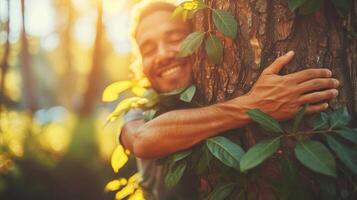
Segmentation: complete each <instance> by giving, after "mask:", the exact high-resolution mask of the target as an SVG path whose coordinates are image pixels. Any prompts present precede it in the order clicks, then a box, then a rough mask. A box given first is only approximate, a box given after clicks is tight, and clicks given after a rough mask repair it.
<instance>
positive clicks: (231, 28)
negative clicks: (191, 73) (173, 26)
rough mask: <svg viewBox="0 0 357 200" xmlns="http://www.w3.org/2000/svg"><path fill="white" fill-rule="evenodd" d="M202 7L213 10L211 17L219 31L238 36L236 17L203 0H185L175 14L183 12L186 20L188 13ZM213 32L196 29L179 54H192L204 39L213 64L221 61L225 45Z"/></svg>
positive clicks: (225, 34)
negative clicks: (214, 7) (210, 5)
mask: <svg viewBox="0 0 357 200" xmlns="http://www.w3.org/2000/svg"><path fill="white" fill-rule="evenodd" d="M188 5H189V6H188ZM202 9H209V10H211V11H212V12H211V13H212V16H211V17H212V20H213V23H214V25H215V27H216V29H217V30H218V32H220V33H222V34H223V35H224V36H225V37H228V38H230V39H233V40H234V39H235V38H236V35H237V30H238V25H237V21H236V19H235V17H234V16H233V15H232V14H231V13H229V12H227V11H225V10H220V9H213V8H211V7H209V6H208V5H206V4H205V3H204V2H203V1H202V0H192V1H184V2H183V3H181V4H180V5H179V6H178V7H177V8H176V9H175V11H174V12H173V16H174V17H177V16H178V15H180V14H181V16H182V18H183V19H184V20H186V19H187V15H190V14H186V13H191V16H192V15H193V13H195V12H196V11H198V10H202ZM213 33H214V30H207V31H196V32H193V33H191V34H189V35H188V36H187V37H186V38H185V40H184V41H182V43H181V45H180V51H179V56H181V57H186V56H190V55H192V54H193V53H194V52H196V51H197V50H198V49H199V48H200V47H201V46H202V44H203V41H205V52H206V55H207V57H208V60H209V61H210V62H212V63H213V64H219V63H221V62H222V60H223V49H224V46H223V43H222V41H221V40H220V39H219V38H218V37H217V35H215V34H213Z"/></svg>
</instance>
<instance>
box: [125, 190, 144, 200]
mask: <svg viewBox="0 0 357 200" xmlns="http://www.w3.org/2000/svg"><path fill="white" fill-rule="evenodd" d="M128 200H145V198H144V192H143V190H142V189H137V190H135V192H134V194H133V195H131V196H130V197H129V198H128Z"/></svg>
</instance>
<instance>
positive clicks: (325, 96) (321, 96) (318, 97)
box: [298, 89, 338, 104]
mask: <svg viewBox="0 0 357 200" xmlns="http://www.w3.org/2000/svg"><path fill="white" fill-rule="evenodd" d="M337 95H338V90H336V89H330V90H325V91H320V92H313V93H309V94H305V95H303V96H301V97H300V98H299V99H298V101H299V102H301V103H302V104H304V103H310V104H311V103H317V102H320V101H325V100H330V99H332V98H335V97H336V96H337Z"/></svg>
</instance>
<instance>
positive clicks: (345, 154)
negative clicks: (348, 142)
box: [325, 135, 357, 174]
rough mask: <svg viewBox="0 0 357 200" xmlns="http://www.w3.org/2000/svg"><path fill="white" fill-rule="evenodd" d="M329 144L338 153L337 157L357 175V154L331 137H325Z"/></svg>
mask: <svg viewBox="0 0 357 200" xmlns="http://www.w3.org/2000/svg"><path fill="white" fill-rule="evenodd" d="M325 136H326V138H327V144H328V145H329V147H330V148H331V149H332V150H333V151H334V152H335V153H336V155H337V157H338V158H339V159H340V160H341V161H342V162H343V163H344V164H345V165H346V167H348V168H349V169H350V170H351V171H352V172H353V173H354V174H357V152H356V151H352V150H350V149H348V148H346V147H345V146H344V145H343V144H341V143H340V142H338V141H337V140H335V139H334V138H333V137H331V136H329V135H325Z"/></svg>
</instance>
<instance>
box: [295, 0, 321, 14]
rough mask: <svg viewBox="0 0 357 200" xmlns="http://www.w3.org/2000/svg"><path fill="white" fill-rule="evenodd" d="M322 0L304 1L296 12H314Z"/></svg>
mask: <svg viewBox="0 0 357 200" xmlns="http://www.w3.org/2000/svg"><path fill="white" fill-rule="evenodd" d="M323 2H324V1H323V0H309V1H306V2H305V3H304V4H303V5H302V6H301V7H300V8H299V10H298V13H299V14H301V15H308V14H311V13H313V12H315V11H316V10H318V9H319V8H320V7H321V5H322V3H323Z"/></svg>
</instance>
